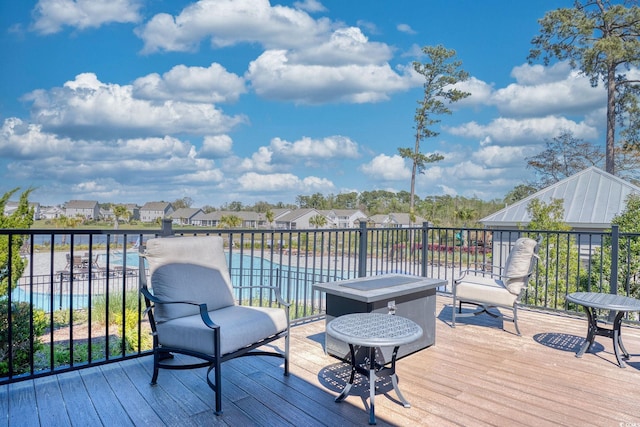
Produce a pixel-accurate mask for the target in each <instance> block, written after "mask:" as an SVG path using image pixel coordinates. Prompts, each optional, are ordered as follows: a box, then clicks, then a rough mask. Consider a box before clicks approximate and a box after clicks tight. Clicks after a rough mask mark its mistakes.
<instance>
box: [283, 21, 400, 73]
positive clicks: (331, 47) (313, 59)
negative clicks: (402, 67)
mask: <svg viewBox="0 0 640 427" xmlns="http://www.w3.org/2000/svg"><path fill="white" fill-rule="evenodd" d="M392 56H393V52H392V51H391V48H390V47H389V46H388V45H386V44H384V43H377V42H370V41H369V39H368V38H367V37H366V36H365V35H364V34H362V31H361V30H360V28H358V27H348V28H339V29H337V30H335V31H334V32H333V33H331V35H330V37H329V38H328V40H326V41H325V42H323V43H319V44H318V45H313V46H307V47H305V48H304V49H295V50H292V51H290V52H288V53H287V62H289V63H290V64H304V65H333V66H340V65H373V64H377V65H384V64H386V62H387V61H388V60H389V59H391V58H392Z"/></svg>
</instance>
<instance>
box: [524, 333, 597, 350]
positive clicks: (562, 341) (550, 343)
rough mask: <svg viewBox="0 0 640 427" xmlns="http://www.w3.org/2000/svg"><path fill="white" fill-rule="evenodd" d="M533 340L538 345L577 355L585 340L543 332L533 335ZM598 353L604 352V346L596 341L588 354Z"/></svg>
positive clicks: (574, 336) (568, 335)
mask: <svg viewBox="0 0 640 427" xmlns="http://www.w3.org/2000/svg"><path fill="white" fill-rule="evenodd" d="M533 340H534V341H535V342H537V343H538V344H542V345H544V346H545V347H549V348H552V349H554V350H560V351H568V352H572V353H577V352H578V350H580V347H581V346H582V344H584V340H585V339H584V337H579V336H577V335H572V334H564V333H558V332H543V333H541V334H536V335H534V336H533ZM600 351H604V346H603V345H602V344H599V343H598V342H597V341H596V342H594V343H593V345H592V346H591V349H590V350H589V353H598V352H600Z"/></svg>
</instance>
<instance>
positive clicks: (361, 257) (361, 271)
mask: <svg viewBox="0 0 640 427" xmlns="http://www.w3.org/2000/svg"><path fill="white" fill-rule="evenodd" d="M366 275H367V223H366V221H362V222H361V223H360V245H359V248H358V277H365V276H366Z"/></svg>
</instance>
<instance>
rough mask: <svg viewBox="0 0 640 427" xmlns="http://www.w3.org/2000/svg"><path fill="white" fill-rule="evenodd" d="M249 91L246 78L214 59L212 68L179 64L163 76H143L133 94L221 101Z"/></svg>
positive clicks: (229, 100)
mask: <svg viewBox="0 0 640 427" xmlns="http://www.w3.org/2000/svg"><path fill="white" fill-rule="evenodd" d="M246 91H247V90H246V88H245V85H244V79H243V78H242V77H240V76H238V75H236V74H233V73H229V72H227V70H226V69H225V68H224V67H223V66H221V65H220V64H217V63H215V62H214V63H212V64H211V65H210V66H209V67H208V68H204V67H187V66H185V65H176V66H175V67H173V68H172V69H171V70H170V71H168V72H166V73H164V74H163V75H162V76H160V75H159V74H157V73H153V74H149V75H146V76H144V77H140V78H138V79H136V80H135V81H134V82H133V92H132V93H133V96H134V97H135V98H138V99H150V100H173V101H186V102H202V103H221V102H235V101H237V100H238V98H239V97H240V95H241V94H243V93H245V92H246Z"/></svg>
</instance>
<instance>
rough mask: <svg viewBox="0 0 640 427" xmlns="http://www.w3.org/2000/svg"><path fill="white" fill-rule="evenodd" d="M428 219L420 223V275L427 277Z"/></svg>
mask: <svg viewBox="0 0 640 427" xmlns="http://www.w3.org/2000/svg"><path fill="white" fill-rule="evenodd" d="M428 239H429V221H425V222H423V223H422V248H421V250H420V252H421V260H420V267H421V269H422V277H427V255H428V254H429V251H428V248H429V241H428Z"/></svg>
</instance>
